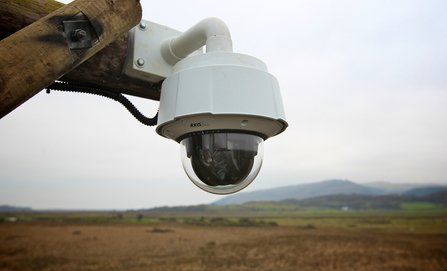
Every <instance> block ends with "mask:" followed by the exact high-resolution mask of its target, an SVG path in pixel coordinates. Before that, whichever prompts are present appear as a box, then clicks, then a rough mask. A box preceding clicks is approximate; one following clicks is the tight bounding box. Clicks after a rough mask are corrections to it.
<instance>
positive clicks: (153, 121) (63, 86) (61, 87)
mask: <svg viewBox="0 0 447 271" xmlns="http://www.w3.org/2000/svg"><path fill="white" fill-rule="evenodd" d="M45 89H46V90H47V93H48V94H49V93H50V90H58V91H69V92H78V93H87V94H94V95H99V96H103V97H106V98H109V99H112V100H115V101H117V102H119V103H121V104H122V105H124V107H126V108H127V110H129V112H130V113H131V114H132V115H133V116H134V117H135V118H136V119H137V120H138V121H140V122H141V123H143V124H144V125H148V126H155V125H157V120H158V112H157V114H156V115H155V117H153V118H148V117H146V116H144V115H143V114H142V113H141V112H140V111H139V110H138V109H137V108H136V107H135V106H134V105H133V104H132V103H131V102H130V101H129V100H128V99H127V98H126V97H124V96H123V95H122V94H121V93H115V92H111V91H108V90H104V89H99V88H93V87H87V86H81V85H74V84H69V83H64V82H54V83H53V84H51V85H49V86H48V87H46V88H45Z"/></svg>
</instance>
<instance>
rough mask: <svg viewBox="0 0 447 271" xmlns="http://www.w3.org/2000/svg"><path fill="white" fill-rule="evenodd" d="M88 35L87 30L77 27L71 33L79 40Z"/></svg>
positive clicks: (74, 38)
mask: <svg viewBox="0 0 447 271" xmlns="http://www.w3.org/2000/svg"><path fill="white" fill-rule="evenodd" d="M86 36H87V32H85V30H83V29H75V30H73V32H72V33H71V37H72V38H73V40H75V41H78V40H82V39H83V38H85V37H86Z"/></svg>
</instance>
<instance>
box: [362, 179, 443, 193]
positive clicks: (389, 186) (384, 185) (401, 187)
mask: <svg viewBox="0 0 447 271" xmlns="http://www.w3.org/2000/svg"><path fill="white" fill-rule="evenodd" d="M362 185H363V186H366V187H372V188H377V189H382V190H383V191H384V194H398V195H400V194H403V193H404V192H406V191H408V190H411V189H415V188H420V187H425V186H435V185H434V184H412V183H411V184H410V183H389V182H372V183H362Z"/></svg>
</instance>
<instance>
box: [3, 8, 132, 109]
mask: <svg viewBox="0 0 447 271" xmlns="http://www.w3.org/2000/svg"><path fill="white" fill-rule="evenodd" d="M0 4H1V6H0V10H1V14H0V15H1V17H2V18H4V17H3V16H4V13H5V11H6V13H8V14H14V13H16V14H19V15H18V16H16V18H19V19H20V16H22V17H21V18H23V22H21V23H17V24H14V23H12V25H13V27H16V28H19V27H22V26H23V24H26V23H28V22H29V21H30V20H34V19H35V18H37V17H38V16H42V15H44V13H45V12H47V11H49V10H51V9H56V10H55V11H53V12H51V13H50V14H48V15H46V16H45V17H42V18H41V19H39V20H37V21H35V22H33V23H32V24H30V25H28V26H26V27H24V28H21V30H19V31H17V32H15V33H13V34H11V35H9V36H8V37H6V38H4V39H2V40H1V41H0V118H1V117H3V116H5V115H6V114H8V113H9V112H10V111H12V110H13V109H14V108H16V107H17V106H19V105H20V104H22V103H23V102H25V101H26V100H28V99H29V98H31V97H32V96H34V95H35V94H36V93H38V92H39V91H40V90H42V89H43V88H45V87H47V86H48V85H50V84H51V83H52V82H53V81H54V80H56V79H59V78H61V76H63V75H65V74H67V73H68V72H69V71H71V70H72V69H74V68H75V67H77V66H78V65H80V64H81V63H82V62H84V61H85V60H87V59H89V58H90V57H92V56H93V55H94V54H95V53H97V52H98V51H100V50H101V49H103V48H104V47H106V46H107V45H109V44H110V43H111V42H113V41H114V40H116V39H117V38H118V37H119V36H120V35H122V34H123V33H126V32H127V31H128V30H129V29H130V28H132V27H133V26H135V25H136V24H137V23H138V22H139V21H140V20H141V6H140V3H139V1H138V0H95V1H91V0H76V1H74V2H72V3H70V4H68V5H66V6H61V4H60V3H57V2H56V1H42V0H32V1H18V0H15V1H13V0H2V2H1V3H0ZM46 4H48V5H46ZM22 11H26V12H23V13H22ZM5 18H6V17H5ZM9 19H11V17H9ZM69 20H87V21H88V24H89V25H90V26H91V27H90V28H91V29H92V33H93V35H92V36H93V44H92V47H91V48H84V49H70V48H69V46H68V43H67V39H66V37H65V35H66V34H65V33H64V26H63V22H64V21H69ZM12 22H14V21H12ZM2 23H4V19H3V20H2ZM9 25H11V24H9ZM1 27H3V25H2V26H1ZM121 42H123V40H121ZM67 76H68V75H67ZM78 76H79V75H78ZM96 79H97V80H98V81H100V80H101V78H96Z"/></svg>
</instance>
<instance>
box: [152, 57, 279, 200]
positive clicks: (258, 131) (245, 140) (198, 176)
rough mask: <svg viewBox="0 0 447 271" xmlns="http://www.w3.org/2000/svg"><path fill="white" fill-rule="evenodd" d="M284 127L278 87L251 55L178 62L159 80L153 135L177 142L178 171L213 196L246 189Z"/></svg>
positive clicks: (190, 58)
mask: <svg viewBox="0 0 447 271" xmlns="http://www.w3.org/2000/svg"><path fill="white" fill-rule="evenodd" d="M286 128H287V122H286V121H285V114H284V108H283V104H282V99H281V94H280V91H279V84H278V81H277V80H276V78H275V77H274V76H273V75H271V74H270V73H268V71H267V67H266V66H265V64H264V63H263V62H262V61H260V60H259V59H256V58H254V57H251V56H248V55H243V54H237V53H232V52H225V51H215V52H209V53H206V54H201V55H195V56H190V57H187V58H185V59H183V60H181V61H179V62H178V63H177V64H176V65H175V66H174V69H173V72H172V75H171V76H169V77H167V78H166V80H165V81H164V82H163V85H162V91H161V97H160V109H159V117H158V126H157V129H156V131H157V133H158V134H160V135H161V136H164V137H167V138H170V139H173V140H175V141H177V142H179V143H180V144H181V156H182V163H183V167H184V169H185V171H186V173H187V175H188V177H189V178H190V179H191V180H192V181H193V183H194V184H196V185H197V186H198V187H199V188H201V189H203V190H205V191H208V192H211V193H214V194H229V193H234V192H237V191H239V190H241V189H243V188H245V187H246V186H247V185H249V184H250V183H251V182H252V181H253V179H254V178H255V177H256V175H257V174H258V172H259V169H260V167H261V165H262V160H263V142H264V141H265V140H266V139H267V138H269V137H272V136H275V135H277V134H279V133H281V132H283V131H284V130H285V129H286Z"/></svg>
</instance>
